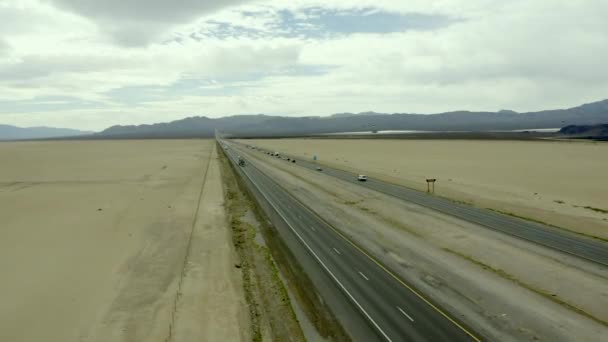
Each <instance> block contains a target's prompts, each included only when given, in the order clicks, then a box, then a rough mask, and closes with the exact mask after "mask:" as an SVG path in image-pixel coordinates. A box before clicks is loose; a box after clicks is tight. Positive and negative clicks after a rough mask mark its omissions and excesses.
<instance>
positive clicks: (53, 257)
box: [0, 140, 249, 342]
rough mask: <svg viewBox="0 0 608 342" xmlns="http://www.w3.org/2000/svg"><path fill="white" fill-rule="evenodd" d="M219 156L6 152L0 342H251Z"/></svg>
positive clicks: (116, 146)
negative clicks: (225, 202) (228, 224)
mask: <svg viewBox="0 0 608 342" xmlns="http://www.w3.org/2000/svg"><path fill="white" fill-rule="evenodd" d="M214 146H215V144H214V143H213V142H212V141H203V140H185V141H178V140H174V141H168V140H150V141H79V142H20V143H0V165H1V167H0V278H1V279H2V281H0V303H2V305H0V340H1V341H62V342H63V341H171V340H174V341H191V340H195V339H198V340H223V341H238V340H248V339H249V336H248V335H247V334H248V331H249V330H248V326H249V323H248V315H247V313H248V310H247V308H246V303H245V299H244V295H243V293H242V285H241V283H240V279H241V278H240V273H239V270H238V269H236V268H234V260H233V258H234V255H233V254H234V252H233V251H232V242H231V239H230V235H229V234H228V232H229V230H228V229H227V222H226V217H225V212H224V209H223V206H222V203H223V196H222V187H221V179H220V176H219V172H218V165H217V157H216V154H215V151H214V148H215V147H214Z"/></svg>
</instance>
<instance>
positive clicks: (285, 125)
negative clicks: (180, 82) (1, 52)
mask: <svg viewBox="0 0 608 342" xmlns="http://www.w3.org/2000/svg"><path fill="white" fill-rule="evenodd" d="M603 123H608V100H603V101H598V102H594V103H589V104H584V105H582V106H578V107H573V108H568V109H556V110H545V111H539V112H527V113H517V112H514V111H510V110H501V111H499V112H469V111H455V112H447V113H440V114H401V113H395V114H386V113H375V112H364V113H358V114H354V113H339V114H334V115H331V116H328V117H320V116H308V117H285V116H269V115H263V114H258V115H235V116H228V117H222V118H217V119H211V118H208V117H205V116H194V117H189V118H185V119H181V120H176V121H171V122H167V123H157V124H152V125H138V126H112V127H110V128H108V129H105V130H103V131H101V132H99V133H93V132H85V131H79V130H74V129H66V128H52V127H29V128H20V127H15V126H9V125H0V140H18V139H43V138H61V137H73V138H79V137H87V138H102V139H113V138H197V137H202V138H207V137H213V136H214V134H215V130H216V129H217V130H219V131H221V132H222V133H224V134H228V135H232V136H240V137H267V136H298V135H315V134H326V133H343V132H363V131H386V130H413V131H416V130H419V131H438V132H440V131H472V132H481V131H493V130H496V131H503V130H527V129H529V130H532V129H539V128H560V127H565V126H569V125H575V126H585V125H586V126H590V125H597V124H603ZM594 132H595V131H594ZM560 134H564V135H571V134H569V133H566V132H561V133H560ZM579 135H580V134H579Z"/></svg>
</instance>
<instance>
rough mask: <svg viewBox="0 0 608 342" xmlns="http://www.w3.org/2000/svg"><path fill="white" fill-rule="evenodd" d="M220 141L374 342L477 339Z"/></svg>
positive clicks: (241, 171)
mask: <svg viewBox="0 0 608 342" xmlns="http://www.w3.org/2000/svg"><path fill="white" fill-rule="evenodd" d="M221 145H222V146H223V145H228V146H229V148H227V149H224V151H225V152H226V154H227V155H228V157H229V159H230V160H231V162H232V163H233V165H234V166H235V168H237V170H239V172H240V173H241V175H242V176H243V177H245V178H247V180H248V181H249V182H248V183H249V184H251V185H250V186H252V187H254V188H255V190H256V191H258V192H259V193H261V194H262V197H263V199H264V200H265V201H266V202H267V204H268V207H269V208H271V209H272V210H273V211H274V212H275V213H276V214H277V215H274V216H275V217H278V219H279V220H281V221H282V223H284V224H283V225H281V224H275V227H281V226H283V227H285V229H284V230H283V231H281V232H280V233H281V234H282V236H284V237H288V238H287V241H289V240H290V239H291V241H296V242H297V243H298V244H299V246H293V244H294V243H296V242H292V246H290V248H292V247H293V248H296V249H297V248H301V247H302V246H303V247H304V249H305V250H306V251H307V253H306V254H307V255H306V257H307V258H309V259H311V260H313V262H314V264H316V266H317V267H316V269H317V272H321V273H324V274H325V275H326V276H328V277H329V278H330V279H331V282H332V284H333V285H334V286H335V287H336V288H337V289H338V290H339V292H340V293H341V294H342V296H341V300H343V301H344V302H347V305H349V306H350V308H351V309H352V310H350V311H349V315H358V316H359V317H358V319H361V318H362V319H363V321H365V322H366V323H367V329H369V330H371V331H372V332H373V334H375V336H377V338H378V340H380V341H479V340H480V338H479V337H478V336H476V335H475V334H474V333H473V332H471V331H470V329H468V328H466V327H465V326H464V325H463V324H462V323H460V322H458V321H457V320H456V319H454V318H452V317H451V316H450V315H449V313H446V312H444V311H442V310H441V309H440V308H438V307H437V306H436V305H434V304H433V303H431V301H429V300H428V299H426V298H425V297H424V296H423V295H422V294H420V293H418V292H417V291H416V290H415V289H413V288H411V287H410V286H409V285H407V284H406V283H405V282H403V281H402V280H401V279H399V278H398V277H397V276H395V275H394V273H392V272H391V271H390V270H388V269H387V268H386V267H384V266H382V265H381V264H380V263H379V262H378V261H377V260H375V259H373V258H372V257H371V256H369V255H368V254H367V253H365V251H363V250H362V249H360V248H359V247H358V246H356V245H355V244H354V243H352V242H351V241H350V240H348V238H346V237H345V236H343V235H342V234H341V233H340V232H338V231H337V230H335V229H334V228H333V227H331V226H330V225H328V224H327V223H326V222H325V221H323V219H321V218H320V217H319V216H317V215H316V214H315V213H314V212H312V211H311V210H309V209H308V208H307V207H306V206H304V205H303V204H302V203H300V202H299V201H298V200H297V199H295V198H294V197H293V196H291V195H290V194H289V193H288V192H287V191H285V189H284V188H282V187H281V186H280V185H279V184H277V183H276V182H275V181H274V180H272V179H271V178H270V177H269V176H267V175H266V174H264V173H263V172H261V171H260V170H259V169H258V168H256V166H255V162H252V161H251V160H247V163H246V165H245V166H238V163H237V155H236V154H237V153H236V152H234V150H233V148H231V147H230V145H231V143H227V142H225V141H222V142H221ZM269 217H272V215H269ZM304 262H305V261H304ZM335 299H336V298H333V300H335ZM327 302H328V303H331V301H327ZM337 319H338V320H339V321H341V322H342V321H343V320H349V319H350V317H347V316H345V315H341V316H340V315H338V317H337ZM346 326H348V325H346ZM360 328H361V327H360ZM345 329H346V328H345ZM353 339H354V340H363V337H360V336H353ZM365 340H367V339H365Z"/></svg>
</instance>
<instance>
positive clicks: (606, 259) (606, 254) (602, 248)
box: [239, 144, 608, 266]
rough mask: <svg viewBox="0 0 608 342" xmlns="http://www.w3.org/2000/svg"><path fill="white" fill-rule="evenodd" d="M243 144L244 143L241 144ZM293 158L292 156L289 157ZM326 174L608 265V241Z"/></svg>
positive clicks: (343, 173) (326, 170) (351, 177)
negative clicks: (607, 242)
mask: <svg viewBox="0 0 608 342" xmlns="http://www.w3.org/2000/svg"><path fill="white" fill-rule="evenodd" d="M239 145H242V144H239ZM289 157H290V158H292V156H289ZM294 159H296V161H297V163H296V164H297V165H299V166H301V167H305V168H308V169H311V170H315V169H316V167H317V166H318V164H316V163H313V162H310V161H306V160H302V159H299V158H294ZM322 172H323V173H325V174H327V175H330V176H333V177H336V178H339V179H341V180H343V181H346V182H350V183H354V184H357V185H360V186H364V187H366V188H369V189H372V190H376V191H379V192H382V193H384V194H387V195H390V196H393V197H396V198H399V199H401V200H405V201H409V202H412V203H415V204H418V205H422V206H425V207H427V208H431V209H434V210H437V211H439V212H442V213H444V214H448V215H451V216H454V217H457V218H459V219H462V220H465V221H468V222H472V223H476V224H479V225H482V226H484V227H487V228H490V229H493V230H496V231H499V232H502V233H505V234H509V235H511V236H515V237H518V238H521V239H524V240H527V241H530V242H533V243H536V244H539V245H542V246H545V247H549V248H552V249H555V250H559V251H562V252H565V253H569V254H572V255H575V256H577V257H580V258H583V259H587V260H589V261H592V262H595V263H598V264H601V265H605V266H608V244H606V243H604V242H601V241H597V240H593V239H591V238H586V237H584V236H581V235H577V234H574V233H569V232H567V231H564V230H561V229H557V228H554V227H550V226H547V225H543V224H540V223H536V222H532V221H527V220H524V219H519V218H516V217H512V216H508V215H504V214H500V213H497V212H494V211H491V210H487V209H481V208H475V207H472V206H469V205H464V204H459V203H455V202H452V201H450V200H447V199H444V198H440V197H437V196H432V195H428V194H427V193H425V192H422V191H418V190H413V189H410V188H406V187H404V186H399V185H395V184H391V183H388V182H383V181H380V180H376V179H368V181H367V182H359V181H357V175H356V174H354V173H352V172H348V171H343V170H339V169H334V168H330V167H327V166H325V165H323V171H322Z"/></svg>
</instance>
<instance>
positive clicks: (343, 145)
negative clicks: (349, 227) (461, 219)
mask: <svg viewBox="0 0 608 342" xmlns="http://www.w3.org/2000/svg"><path fill="white" fill-rule="evenodd" d="M242 142H243V143H245V144H253V145H256V146H260V147H263V148H267V149H270V150H273V151H279V152H283V153H289V154H292V155H294V156H300V157H302V158H307V159H312V157H313V156H317V158H318V161H319V163H320V164H325V165H328V166H332V167H336V168H340V169H345V170H349V171H353V172H355V173H367V174H368V175H369V176H371V177H374V178H378V179H383V180H386V181H388V182H392V183H396V184H401V185H405V186H408V187H411V188H414V189H419V190H426V182H425V179H426V178H436V179H437V183H436V188H435V191H436V194H437V195H438V196H444V197H447V198H451V199H454V200H458V201H463V202H466V203H469V204H472V205H475V206H478V207H482V208H491V209H494V210H498V211H501V212H504V213H511V214H515V215H518V216H523V217H527V218H531V219H534V220H538V221H541V222H545V223H548V224H552V225H555V226H558V227H562V228H566V229H569V230H572V231H574V232H578V233H582V234H586V235H588V236H592V237H596V238H600V239H604V240H606V241H608V182H606V181H605V175H604V173H605V170H608V159H607V158H603V157H602V156H605V155H608V144H605V143H594V142H584V143H582V142H562V141H493V140H485V141H484V140H474V141H473V140H471V141H467V140H381V139H376V140H365V139H356V140H344V139H268V140H243V141H242Z"/></svg>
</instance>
